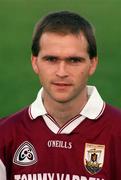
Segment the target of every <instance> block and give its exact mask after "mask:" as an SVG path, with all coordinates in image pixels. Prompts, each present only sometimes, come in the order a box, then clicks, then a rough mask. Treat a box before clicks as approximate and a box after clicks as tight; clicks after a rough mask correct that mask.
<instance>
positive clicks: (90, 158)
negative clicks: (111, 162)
mask: <svg viewBox="0 0 121 180" xmlns="http://www.w3.org/2000/svg"><path fill="white" fill-rule="evenodd" d="M104 154H105V145H99V144H89V143H86V144H85V153H84V166H85V168H86V170H87V171H88V172H89V173H91V174H96V173H98V172H99V171H100V170H101V169H102V167H103V163H104Z"/></svg>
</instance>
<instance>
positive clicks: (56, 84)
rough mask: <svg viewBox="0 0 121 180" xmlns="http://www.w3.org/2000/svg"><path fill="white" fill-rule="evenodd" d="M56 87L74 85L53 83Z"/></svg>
mask: <svg viewBox="0 0 121 180" xmlns="http://www.w3.org/2000/svg"><path fill="white" fill-rule="evenodd" d="M52 84H53V85H55V86H60V87H64V86H72V84H69V83H63V82H61V83H60V82H59V83H52Z"/></svg>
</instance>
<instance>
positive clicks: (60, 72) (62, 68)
mask: <svg viewBox="0 0 121 180" xmlns="http://www.w3.org/2000/svg"><path fill="white" fill-rule="evenodd" d="M56 76H58V77H60V78H65V77H68V72H67V64H66V62H65V61H60V62H59V64H58V67H57V71H56Z"/></svg>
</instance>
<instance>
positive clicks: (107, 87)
mask: <svg viewBox="0 0 121 180" xmlns="http://www.w3.org/2000/svg"><path fill="white" fill-rule="evenodd" d="M56 10H72V11H75V12H78V13H79V14H80V15H82V16H85V17H86V18H87V19H88V20H89V21H91V22H92V24H93V25H94V26H95V28H96V38H97V44H98V55H99V65H98V68H97V71H96V73H95V75H94V76H93V77H92V78H91V79H90V82H89V83H90V84H92V85H96V86H97V88H98V90H99V92H100V93H101V95H102V97H103V99H104V100H105V101H106V102H108V103H110V104H112V105H113V106H117V107H119V108H121V0H0V117H3V116H7V115H9V114H11V113H14V112H16V111H18V110H19V109H21V108H23V107H25V106H27V105H29V104H30V103H31V102H32V101H33V100H34V99H35V97H36V94H37V92H38V90H39V88H40V84H39V80H38V78H37V77H36V75H35V74H34V73H33V71H32V68H31V61H30V56H31V37H32V32H33V27H34V25H35V23H36V22H37V21H38V19H39V18H41V17H42V16H44V15H46V14H47V13H48V12H51V11H56Z"/></svg>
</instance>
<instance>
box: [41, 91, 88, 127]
mask: <svg viewBox="0 0 121 180" xmlns="http://www.w3.org/2000/svg"><path fill="white" fill-rule="evenodd" d="M43 100H44V106H45V108H46V111H47V112H48V114H50V115H51V116H52V117H53V118H54V119H55V120H56V122H57V123H58V125H59V126H60V127H62V126H63V125H64V124H65V123H66V122H67V121H69V120H70V119H72V118H74V117H75V116H76V115H78V114H79V113H80V112H81V110H82V109H83V107H84V106H85V104H86V102H87V100H88V95H87V91H86V90H85V91H84V93H83V95H82V94H81V95H80V97H78V98H77V99H74V100H71V101H69V102H64V103H62V102H61V103H60V102H57V101H54V100H53V99H52V98H49V96H48V95H47V94H46V93H44V96H43Z"/></svg>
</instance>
